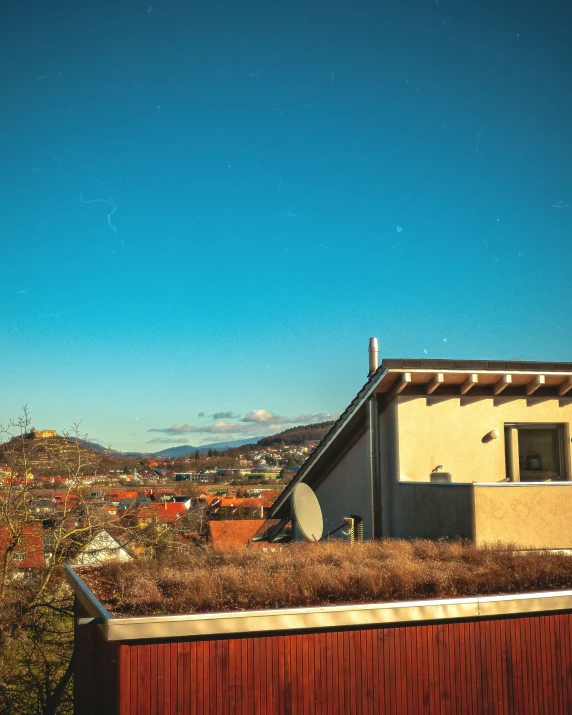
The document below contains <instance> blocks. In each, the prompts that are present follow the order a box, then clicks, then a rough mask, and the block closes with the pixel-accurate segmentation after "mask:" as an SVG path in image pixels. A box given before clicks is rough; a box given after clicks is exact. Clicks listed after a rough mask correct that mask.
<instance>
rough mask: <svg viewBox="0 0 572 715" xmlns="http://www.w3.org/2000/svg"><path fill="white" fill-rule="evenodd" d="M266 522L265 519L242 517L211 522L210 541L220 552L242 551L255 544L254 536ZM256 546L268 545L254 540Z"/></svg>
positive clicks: (214, 548)
mask: <svg viewBox="0 0 572 715" xmlns="http://www.w3.org/2000/svg"><path fill="white" fill-rule="evenodd" d="M263 524H264V519H241V520H229V521H211V522H209V532H208V543H209V544H210V546H211V547H212V548H213V550H214V551H217V552H218V553H225V552H233V551H242V550H243V549H246V548H247V547H249V546H251V545H253V544H252V537H253V536H254V534H256V532H257V531H258V530H259V529H260V527H261V526H262V525H263ZM254 546H255V547H257V548H258V547H259V546H266V544H265V543H264V544H263V542H254Z"/></svg>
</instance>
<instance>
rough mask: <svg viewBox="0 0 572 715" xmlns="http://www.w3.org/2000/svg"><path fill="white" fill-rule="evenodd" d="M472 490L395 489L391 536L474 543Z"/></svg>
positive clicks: (444, 487)
mask: <svg viewBox="0 0 572 715" xmlns="http://www.w3.org/2000/svg"><path fill="white" fill-rule="evenodd" d="M472 489H473V485H472V484H431V483H429V484H416V483H407V482H398V483H397V484H395V485H394V502H393V503H394V514H393V517H394V518H393V527H392V532H393V533H392V534H391V536H394V537H396V538H401V539H440V538H457V537H460V538H463V539H472V538H473V493H472ZM571 495H572V492H571Z"/></svg>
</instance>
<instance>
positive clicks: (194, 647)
mask: <svg viewBox="0 0 572 715" xmlns="http://www.w3.org/2000/svg"><path fill="white" fill-rule="evenodd" d="M571 630H572V615H571V614H569V613H559V614H557V615H554V614H553V615H545V616H532V617H528V616H523V617H518V618H503V619H491V620H478V621H471V622H459V621H455V622H449V623H437V624H422V625H408V626H399V627H378V628H367V629H355V630H344V631H320V632H312V633H307V632H306V633H299V634H279V635H264V634H262V635H255V636H245V637H240V638H221V639H211V640H188V639H187V640H181V641H177V642H149V643H139V642H130V643H124V644H120V645H119V646H118V650H117V660H118V665H119V678H118V691H117V693H116V695H117V707H118V709H117V710H116V711H113V710H109V709H107V710H106V711H105V715H111V713H112V712H118V713H119V714H120V715H154V714H157V713H161V715H163V714H164V715H175V713H176V714H177V715H179V714H182V713H185V714H187V713H189V714H192V715H195V714H196V715H215V714H216V715H219V714H220V715H235V714H236V715H294V714H295V715H354V714H358V715H374V713H376V714H378V713H384V714H387V715H394V714H396V713H399V714H401V715H420V714H422V713H427V714H430V715H441V714H442V715H445V714H447V715H449V714H450V715H465V714H466V715H472V714H475V715H477V714H479V715H480V714H481V713H494V714H495V715H513V714H518V715H527V714H530V715H542V714H546V715H558V714H560V713H561V714H562V715H569V714H570V713H572V649H571ZM76 712H77V715H81V714H83V713H87V712H90V713H91V712H99V711H95V710H93V709H92V710H82V709H79V710H77V711H76ZM101 712H102V713H103V711H101Z"/></svg>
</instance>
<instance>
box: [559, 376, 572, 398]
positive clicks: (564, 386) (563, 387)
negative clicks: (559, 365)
mask: <svg viewBox="0 0 572 715" xmlns="http://www.w3.org/2000/svg"><path fill="white" fill-rule="evenodd" d="M570 390H572V375H570V377H567V378H566V379H565V380H564V382H561V383H560V385H559V386H558V394H559V395H560V397H562V395H565V394H566V393H567V392H570Z"/></svg>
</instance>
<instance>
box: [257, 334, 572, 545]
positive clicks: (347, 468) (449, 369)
mask: <svg viewBox="0 0 572 715" xmlns="http://www.w3.org/2000/svg"><path fill="white" fill-rule="evenodd" d="M369 365H370V373H369V378H368V380H367V382H366V384H365V385H364V386H363V388H362V389H361V390H360V391H359V393H358V394H357V396H356V398H355V399H354V400H353V402H352V403H351V404H350V405H349V407H348V408H347V409H346V410H345V412H344V413H343V414H342V415H341V417H340V418H339V419H338V421H337V422H336V423H335V424H334V426H333V427H332V429H331V430H330V432H329V433H328V434H327V435H326V437H325V438H324V439H323V440H322V442H321V443H320V445H319V447H318V448H317V449H316V451H315V452H314V453H313V454H312V456H311V457H310V459H309V460H308V461H307V462H306V463H305V464H304V466H303V467H302V469H301V470H300V471H299V472H298V474H297V475H296V477H295V479H294V480H293V481H292V482H291V483H290V485H289V487H288V488H287V489H286V490H285V491H284V492H283V493H282V495H281V496H280V497H279V498H278V499H277V500H276V502H275V504H274V506H273V507H272V509H271V510H270V512H269V515H268V516H269V518H270V519H272V520H274V521H273V522H272V523H273V524H274V526H273V527H272V529H271V530H270V532H269V534H268V538H269V539H270V540H272V539H281V538H284V528H285V527H286V525H287V524H289V523H290V522H291V520H292V519H293V514H292V513H291V501H292V500H291V499H290V496H291V494H292V489H293V487H294V486H295V485H296V484H298V483H300V482H304V483H306V484H307V485H308V486H309V487H311V488H312V489H313V490H314V491H315V493H316V496H317V498H318V501H319V503H320V506H321V509H322V513H323V518H324V536H327V535H328V534H332V535H334V536H342V537H345V538H347V537H348V535H349V536H350V538H351V537H355V538H362V537H363V538H365V539H371V538H375V537H395V538H407V539H411V538H428V539H439V538H443V537H446V538H447V537H449V538H454V537H462V538H467V539H472V540H473V541H474V542H475V543H476V544H477V545H485V544H490V543H495V542H504V543H510V544H514V545H515V546H516V547H518V548H522V549H570V548H572V519H571V518H570V515H571V514H572V481H571V478H572V468H571V464H572V460H571V442H570V424H571V422H572V363H563V362H519V361H506V362H505V361H483V360H405V359H398V360H395V359H392V360H383V361H382V363H381V365H378V347H377V340H376V339H375V338H372V339H371V340H370V346H369ZM348 526H349V527H350V528H349V530H348ZM292 533H293V537H294V538H301V534H300V530H299V529H297V526H296V523H295V519H294V520H293V522H292Z"/></svg>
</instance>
